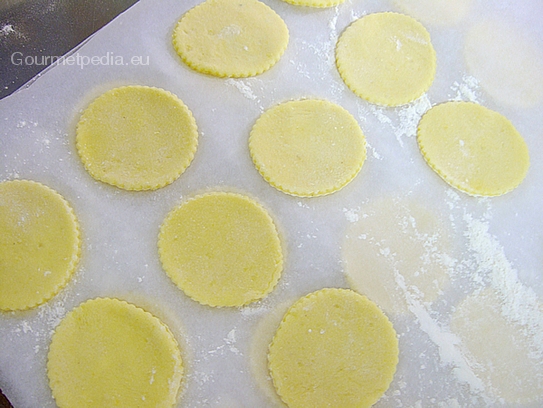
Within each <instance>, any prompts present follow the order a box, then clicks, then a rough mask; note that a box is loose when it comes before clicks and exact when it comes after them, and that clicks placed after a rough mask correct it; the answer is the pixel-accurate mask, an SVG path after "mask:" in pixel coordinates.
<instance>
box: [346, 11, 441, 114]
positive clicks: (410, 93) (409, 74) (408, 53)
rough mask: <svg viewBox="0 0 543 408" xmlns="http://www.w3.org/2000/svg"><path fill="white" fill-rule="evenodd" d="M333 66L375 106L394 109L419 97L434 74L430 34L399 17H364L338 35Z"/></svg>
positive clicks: (388, 14) (418, 24) (353, 89)
mask: <svg viewBox="0 0 543 408" xmlns="http://www.w3.org/2000/svg"><path fill="white" fill-rule="evenodd" d="M336 64H337V67H338V70H339V73H340V75H341V77H342V78H343V80H344V81H345V83H346V84H347V86H348V87H349V88H350V89H351V90H352V91H353V92H354V93H355V94H357V95H358V96H360V97H361V98H363V99H366V100H367V101H369V102H371V103H375V104H379V105H386V106H399V105H403V104H406V103H409V102H411V101H414V100H415V99H417V98H418V97H420V96H422V94H424V92H426V91H427V90H428V88H430V85H431V84H432V82H433V80H434V76H435V72H436V53H435V51H434V48H433V46H432V43H431V41H430V34H428V31H426V29H425V28H424V27H423V26H422V24H420V23H419V22H418V21H416V20H414V19H413V18H411V17H408V16H406V15H403V14H398V13H389V12H387V13H375V14H368V15H366V16H364V17H362V18H360V19H358V20H356V21H354V22H353V23H352V24H351V25H350V26H349V27H347V29H346V30H345V31H344V32H343V34H342V35H341V37H340V38H339V41H338V43H337V46H336Z"/></svg>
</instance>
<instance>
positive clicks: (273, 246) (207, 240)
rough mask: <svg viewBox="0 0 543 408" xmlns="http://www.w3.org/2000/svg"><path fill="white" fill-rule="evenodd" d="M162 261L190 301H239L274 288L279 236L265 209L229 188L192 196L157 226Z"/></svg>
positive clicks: (242, 302)
mask: <svg viewBox="0 0 543 408" xmlns="http://www.w3.org/2000/svg"><path fill="white" fill-rule="evenodd" d="M158 246H159V252H160V259H161V261H162V266H163V267H164V270H165V271H166V273H167V274H168V276H169V277H170V278H171V279H172V280H173V282H174V283H175V284H176V285H177V286H178V287H179V288H180V289H181V290H183V291H184V292H185V294H187V295H188V296H190V297H191V298H193V299H194V300H196V301H198V302H200V303H202V304H205V305H210V306H219V307H220V306H243V305H246V304H248V303H251V302H254V301H256V300H259V299H261V298H263V297H264V296H266V295H267V294H268V293H269V292H271V291H272V290H273V288H274V287H275V285H276V284H277V281H278V280H279V278H280V276H281V272H282V269H283V255H282V250H281V242H280V240H279V235H278V233H277V230H276V228H275V225H274V223H273V220H272V219H271V218H270V216H269V215H268V213H267V212H266V210H264V208H262V207H261V206H260V205H259V204H258V203H256V202H255V201H253V200H252V199H250V198H248V197H245V196H242V195H239V194H233V193H225V192H214V193H208V194H204V195H200V196H197V197H195V198H193V199H190V200H188V201H186V202H184V203H183V204H181V205H180V206H179V207H177V208H175V209H174V210H173V211H171V212H170V214H169V215H168V216H167V217H166V219H165V220H164V223H163V224H162V226H161V228H160V236H159V243H158Z"/></svg>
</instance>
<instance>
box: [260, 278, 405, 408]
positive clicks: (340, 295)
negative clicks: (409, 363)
mask: <svg viewBox="0 0 543 408" xmlns="http://www.w3.org/2000/svg"><path fill="white" fill-rule="evenodd" d="M268 362H269V368H270V373H271V376H272V379H273V382H274V385H275V388H276V389H277V392H278V394H279V395H280V396H281V398H282V399H283V401H285V403H286V404H287V405H288V406H289V407H290V408H296V407H315V408H317V407H369V406H371V405H372V404H374V403H375V402H376V401H377V400H378V399H379V398H380V397H381V396H382V395H383V394H384V393H385V391H386V390H387V389H388V387H389V385H390V383H391V381H392V378H393V376H394V373H395V372H396V365H397V363H398V340H397V338H396V332H395V330H394V328H393V327H392V324H391V323H390V321H389V320H388V318H387V317H386V316H385V315H384V314H383V312H382V311H381V310H380V309H379V308H378V307H377V306H376V305H375V304H374V303H373V302H371V301H370V300H368V299H367V298H366V297H364V296H361V295H359V294H357V293H356V292H353V291H350V290H345V289H322V290H320V291H317V292H314V293H312V294H309V295H307V296H305V297H303V298H301V299H300V300H298V301H297V302H296V303H295V304H294V305H293V306H292V307H291V308H290V309H289V311H288V312H287V314H286V315H285V317H284V318H283V321H282V322H281V325H280V326H279V329H278V330H277V332H276V334H275V337H274V338H273V341H272V343H271V345H270V349H269V355H268Z"/></svg>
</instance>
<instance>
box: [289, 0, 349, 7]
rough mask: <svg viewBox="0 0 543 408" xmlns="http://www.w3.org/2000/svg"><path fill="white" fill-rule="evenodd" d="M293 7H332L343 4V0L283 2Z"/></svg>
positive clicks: (290, 0)
mask: <svg viewBox="0 0 543 408" xmlns="http://www.w3.org/2000/svg"><path fill="white" fill-rule="evenodd" d="M283 1H285V2H287V3H290V4H294V5H295V6H306V7H319V8H322V7H333V6H337V5H339V4H341V3H343V2H344V1H345V0H283Z"/></svg>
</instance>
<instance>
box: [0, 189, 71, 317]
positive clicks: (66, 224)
mask: <svg viewBox="0 0 543 408" xmlns="http://www.w3.org/2000/svg"><path fill="white" fill-rule="evenodd" d="M0 231H1V234H0V310H5V311H8V310H23V309H29V308H32V307H35V306H38V305H41V304H43V303H45V302H46V301H48V300H49V299H51V298H52V297H53V296H55V295H56V294H57V293H58V292H59V291H60V290H61V289H62V288H63V287H64V286H65V285H66V284H67V282H68V281H69V279H70V278H71V276H72V275H73V272H74V271H75V269H76V266H77V263H78V261H79V253H80V245H81V241H80V237H79V226H78V223H77V220H76V217H75V215H74V212H73V210H72V208H71V207H70V205H69V204H68V203H67V202H66V200H64V198H63V197H61V196H60V195H59V194H58V193H57V192H55V191H54V190H52V189H50V188H49V187H46V186H44V185H42V184H40V183H36V182H33V181H27V180H14V181H6V182H3V183H0Z"/></svg>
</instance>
